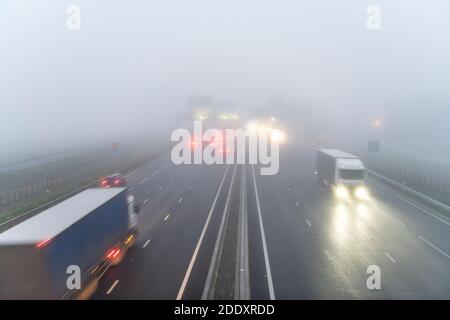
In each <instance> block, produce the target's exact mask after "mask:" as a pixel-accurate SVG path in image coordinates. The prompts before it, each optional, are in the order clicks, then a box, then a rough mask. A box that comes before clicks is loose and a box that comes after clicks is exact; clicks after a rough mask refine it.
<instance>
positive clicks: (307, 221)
mask: <svg viewBox="0 0 450 320" xmlns="http://www.w3.org/2000/svg"><path fill="white" fill-rule="evenodd" d="M306 223H307V224H308V226H310V227H311V222H309V220H308V219H306Z"/></svg>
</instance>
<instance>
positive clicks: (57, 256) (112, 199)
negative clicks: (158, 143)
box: [0, 188, 139, 299]
mask: <svg viewBox="0 0 450 320" xmlns="http://www.w3.org/2000/svg"><path fill="white" fill-rule="evenodd" d="M138 211H139V206H138V205H136V204H135V202H134V196H132V195H129V194H128V193H127V190H126V189H125V188H111V189H103V188H93V189H88V190H85V191H83V192H81V193H79V194H77V195H75V196H73V197H71V198H69V199H67V200H65V201H63V202H61V203H59V204H57V205H55V206H53V207H51V208H49V209H47V210H45V211H43V212H41V213H40V214H38V215H36V216H34V217H32V218H30V219H28V220H25V221H24V222H22V223H20V224H18V225H16V226H14V227H12V228H11V229H8V230H6V231H5V232H3V233H1V234H0V284H1V285H0V299H86V298H88V297H89V296H90V295H91V294H92V293H93V292H94V291H95V290H96V288H97V283H98V280H99V279H100V278H101V277H102V276H103V274H104V273H105V272H106V271H107V270H108V268H109V267H110V266H113V265H116V264H118V263H119V262H120V261H121V260H122V259H123V257H124V255H125V253H126V251H127V249H129V248H131V247H132V246H133V245H134V243H135V241H136V237H137V216H136V214H137V212H138ZM77 283H79V284H80V286H79V287H78V286H77Z"/></svg>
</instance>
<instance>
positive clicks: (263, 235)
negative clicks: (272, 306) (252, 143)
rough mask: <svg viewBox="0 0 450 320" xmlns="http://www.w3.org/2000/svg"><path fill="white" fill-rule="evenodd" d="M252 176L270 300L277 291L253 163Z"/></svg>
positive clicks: (273, 298)
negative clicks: (273, 280)
mask: <svg viewBox="0 0 450 320" xmlns="http://www.w3.org/2000/svg"><path fill="white" fill-rule="evenodd" d="M252 176H253V186H254V188H255V197H256V208H257V211H258V220H259V227H260V229H261V239H262V245H263V252H264V264H265V265H266V274H267V284H268V286H269V296H270V300H275V293H274V290H273V282H272V272H271V271H270V263H269V254H268V253H267V243H266V235H265V233H264V226H263V221H262V215H261V205H260V203H259V195H258V187H257V186H256V178H255V168H254V166H253V165H252Z"/></svg>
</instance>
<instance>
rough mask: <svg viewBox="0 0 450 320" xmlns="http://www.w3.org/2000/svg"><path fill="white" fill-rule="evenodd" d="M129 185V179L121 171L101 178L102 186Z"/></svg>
mask: <svg viewBox="0 0 450 320" xmlns="http://www.w3.org/2000/svg"><path fill="white" fill-rule="evenodd" d="M126 185H127V180H126V179H125V178H124V177H122V176H121V175H120V174H119V173H115V174H113V175H110V176H107V177H103V178H101V179H100V187H101V188H112V187H125V186H126Z"/></svg>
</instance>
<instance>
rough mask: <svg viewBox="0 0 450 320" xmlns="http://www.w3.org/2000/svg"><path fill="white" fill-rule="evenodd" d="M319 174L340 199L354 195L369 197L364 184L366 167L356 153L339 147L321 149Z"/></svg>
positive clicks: (318, 165)
mask: <svg viewBox="0 0 450 320" xmlns="http://www.w3.org/2000/svg"><path fill="white" fill-rule="evenodd" d="M317 175H318V176H319V180H320V181H321V182H323V183H324V184H326V185H329V186H331V187H332V189H333V190H334V194H335V195H336V197H337V198H339V199H348V198H350V197H351V196H354V197H356V198H358V199H361V200H364V199H366V198H367V197H368V191H367V189H366V187H365V184H364V176H365V168H364V165H363V163H362V161H361V160H360V159H359V158H358V157H356V156H354V155H351V154H349V153H346V152H343V151H341V150H337V149H319V150H318V151H317Z"/></svg>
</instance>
